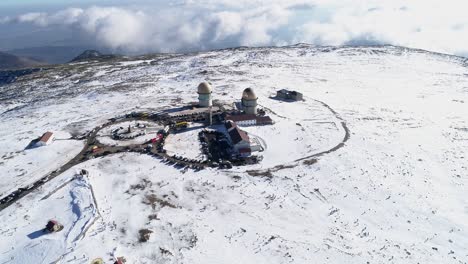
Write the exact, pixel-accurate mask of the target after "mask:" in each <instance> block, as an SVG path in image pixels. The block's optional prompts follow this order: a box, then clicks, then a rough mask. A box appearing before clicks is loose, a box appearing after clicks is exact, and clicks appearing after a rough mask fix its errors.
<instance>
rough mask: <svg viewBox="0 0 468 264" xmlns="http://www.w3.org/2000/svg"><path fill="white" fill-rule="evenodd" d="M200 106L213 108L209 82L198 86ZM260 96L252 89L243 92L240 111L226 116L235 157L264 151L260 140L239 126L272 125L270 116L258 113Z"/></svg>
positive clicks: (227, 128) (226, 126) (211, 90)
mask: <svg viewBox="0 0 468 264" xmlns="http://www.w3.org/2000/svg"><path fill="white" fill-rule="evenodd" d="M197 93H198V105H199V107H202V108H212V107H213V101H212V93H213V88H212V87H211V85H210V84H209V83H207V82H202V83H200V85H198V89H197ZM257 100H258V96H257V95H256V94H255V91H254V90H253V89H252V88H247V89H245V90H244V91H243V92H242V97H241V102H240V104H239V105H240V109H239V110H240V111H239V112H236V113H234V114H228V115H226V116H225V118H224V120H225V128H226V130H227V134H228V137H229V140H230V142H231V145H232V147H233V151H234V154H235V155H238V156H241V157H247V156H250V155H251V153H252V152H255V151H262V150H263V148H262V146H261V144H260V143H259V142H258V140H255V139H254V138H251V137H249V135H248V133H247V132H245V131H243V130H242V129H240V128H239V126H255V125H271V124H273V120H272V119H271V118H270V117H269V116H264V115H259V114H258V111H257V107H258V104H257Z"/></svg>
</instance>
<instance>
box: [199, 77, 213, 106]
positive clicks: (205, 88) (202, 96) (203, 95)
mask: <svg viewBox="0 0 468 264" xmlns="http://www.w3.org/2000/svg"><path fill="white" fill-rule="evenodd" d="M212 92H213V89H212V88H211V85H210V84H209V83H207V82H202V83H200V84H199V85H198V105H199V106H200V107H210V106H212V105H213V102H212V99H211V93H212Z"/></svg>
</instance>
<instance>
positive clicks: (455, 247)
mask: <svg viewBox="0 0 468 264" xmlns="http://www.w3.org/2000/svg"><path fill="white" fill-rule="evenodd" d="M202 81H209V82H210V83H211V85H212V87H213V94H212V96H213V99H214V100H219V101H223V102H228V103H232V102H238V101H239V100H240V98H241V95H242V91H243V90H244V89H245V88H247V87H252V88H253V89H255V92H256V94H257V95H258V103H259V106H260V107H261V108H263V109H264V110H265V111H266V113H267V114H268V115H269V116H270V117H271V118H272V119H273V120H274V122H275V123H274V125H271V126H258V127H245V128H244V129H245V131H247V132H248V133H249V135H250V136H251V137H252V138H257V139H258V140H259V141H261V142H262V144H263V145H264V146H265V151H264V152H262V155H263V160H262V161H261V162H260V163H259V164H254V165H248V166H235V167H234V168H232V169H229V170H227V169H215V168H207V169H204V170H200V171H194V170H192V169H179V168H177V167H176V166H171V165H170V164H168V163H165V162H162V160H161V159H157V158H155V157H153V156H150V155H146V154H140V153H127V152H123V153H118V154H113V155H107V156H105V157H101V158H95V159H92V160H88V161H85V162H82V163H79V164H77V165H74V166H73V167H71V168H69V169H67V170H66V171H65V172H63V173H60V171H58V172H57V173H56V174H57V176H56V177H55V178H52V179H50V180H49V181H47V182H46V183H45V184H43V185H41V186H40V187H38V188H36V189H33V190H32V191H31V192H28V193H27V194H26V195H25V196H24V197H22V198H20V199H18V200H17V201H16V202H15V203H13V204H12V205H10V206H8V207H6V208H3V209H1V210H0V223H2V225H1V226H0V263H1V264H11V263H17V264H24V263H90V262H91V261H92V260H93V259H96V258H102V259H103V260H104V261H105V263H113V260H114V259H115V258H116V257H120V256H124V257H125V258H126V260H127V263H187V264H197V263H200V264H201V263H230V264H231V263H232V264H237V263H255V264H260V263H336V264H342V263H405V264H406V263H468V203H467V198H466V197H467V193H468V158H467V157H468V62H467V61H466V60H465V59H463V58H459V57H454V56H448V55H442V54H435V53H429V52H425V51H420V50H411V49H405V48H400V47H392V46H383V47H342V48H334V47H314V46H308V45H296V46H291V47H283V48H256V49H250V48H238V49H228V50H221V51H212V52H206V53H198V54H188V55H182V54H180V55H179V54H171V55H146V56H141V57H135V58H127V57H123V58H110V59H109V58H108V59H105V60H99V59H96V60H93V61H80V62H77V63H71V64H67V65H61V66H56V67H53V68H50V69H47V70H43V71H39V72H35V73H32V74H29V75H24V76H22V77H20V78H18V80H17V81H16V82H14V83H11V84H8V85H4V86H0V146H1V148H0V198H5V197H7V196H8V195H10V194H11V193H12V192H14V191H15V190H17V189H18V188H28V186H31V184H33V183H35V182H36V181H38V180H39V179H41V178H43V177H45V176H46V175H47V174H48V173H51V172H52V171H55V170H58V169H59V168H61V166H62V165H64V164H66V163H67V162H68V161H70V160H71V159H73V158H74V157H75V156H76V155H78V154H79V153H80V152H81V151H82V148H83V145H84V144H85V143H84V141H85V140H84V139H83V135H86V134H87V133H89V132H90V131H92V130H93V129H94V128H95V127H98V126H101V125H103V124H105V123H106V122H108V120H109V119H111V118H114V117H117V116H122V115H125V114H128V113H131V112H134V111H147V112H150V113H159V112H162V111H166V110H167V109H172V108H177V107H181V106H183V105H187V104H189V103H190V102H193V101H196V100H197V98H198V95H197V93H196V92H197V85H198V84H199V83H200V82H202ZM282 88H287V89H291V90H296V91H299V92H301V93H303V94H304V101H301V102H284V101H279V100H276V99H273V98H271V97H272V96H274V95H275V93H276V91H277V90H279V89H282ZM128 124H130V122H129V123H128ZM125 125H127V123H125ZM158 128H159V127H158ZM106 129H107V130H106ZM112 129H115V128H113V127H108V128H105V129H103V130H101V132H99V133H104V134H98V137H99V138H98V139H99V140H100V142H108V143H109V144H114V143H113V141H112V139H111V138H109V137H108V134H109V133H111V132H110V131H111V130H112ZM46 131H52V132H54V133H55V135H56V138H57V139H56V140H55V142H53V143H52V144H51V145H49V146H44V147H39V148H32V149H25V148H26V146H28V144H29V143H30V141H31V140H33V139H35V138H37V137H39V136H41V135H42V134H43V133H44V132H46ZM198 132H199V130H196V129H193V130H191V131H190V132H188V133H185V134H174V135H170V136H169V137H168V138H167V140H166V141H167V145H166V148H167V152H169V153H175V154H178V155H182V156H184V155H185V156H187V157H189V158H200V159H201V158H202V157H203V154H202V153H201V152H200V148H201V147H200V145H199V142H198V141H195V142H194V141H191V138H196V136H197V133H198ZM149 138H150V137H149V136H148V135H145V140H147V139H149ZM81 169H85V170H87V171H88V172H89V175H88V176H84V177H77V176H76V175H77V174H78V173H79V171H80V170H81ZM50 219H57V220H58V221H59V222H60V223H61V224H63V225H64V229H63V230H62V231H60V232H58V233H52V234H47V233H43V232H42V231H41V230H42V229H43V228H44V226H45V224H46V223H47V221H48V220H50ZM55 261H57V262H55Z"/></svg>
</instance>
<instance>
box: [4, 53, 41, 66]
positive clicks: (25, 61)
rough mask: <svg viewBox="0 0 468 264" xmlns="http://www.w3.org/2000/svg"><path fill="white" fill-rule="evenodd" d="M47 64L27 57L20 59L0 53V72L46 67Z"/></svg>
mask: <svg viewBox="0 0 468 264" xmlns="http://www.w3.org/2000/svg"><path fill="white" fill-rule="evenodd" d="M46 64H47V63H45V62H43V61H39V60H35V59H32V58H28V57H20V56H16V55H13V54H9V53H5V52H0V70H7V69H21V68H31V67H37V66H39V65H46Z"/></svg>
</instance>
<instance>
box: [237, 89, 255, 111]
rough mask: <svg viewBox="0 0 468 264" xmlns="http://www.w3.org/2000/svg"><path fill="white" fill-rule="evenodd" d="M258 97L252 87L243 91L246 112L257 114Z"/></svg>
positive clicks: (243, 107) (243, 106)
mask: <svg viewBox="0 0 468 264" xmlns="http://www.w3.org/2000/svg"><path fill="white" fill-rule="evenodd" d="M257 98H258V97H257V95H256V94H255V92H254V90H253V89H252V88H247V89H245V90H244V92H242V100H241V101H242V109H243V110H244V112H245V113H246V114H251V115H256V114H257Z"/></svg>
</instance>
